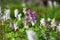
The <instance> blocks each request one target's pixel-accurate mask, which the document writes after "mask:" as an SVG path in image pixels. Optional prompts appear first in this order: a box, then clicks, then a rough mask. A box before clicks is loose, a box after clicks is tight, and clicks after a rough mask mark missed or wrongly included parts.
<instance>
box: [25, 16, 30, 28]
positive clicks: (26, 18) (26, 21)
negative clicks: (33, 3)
mask: <svg viewBox="0 0 60 40" xmlns="http://www.w3.org/2000/svg"><path fill="white" fill-rule="evenodd" d="M28 25H29V23H28V16H25V17H24V27H25V28H28Z"/></svg>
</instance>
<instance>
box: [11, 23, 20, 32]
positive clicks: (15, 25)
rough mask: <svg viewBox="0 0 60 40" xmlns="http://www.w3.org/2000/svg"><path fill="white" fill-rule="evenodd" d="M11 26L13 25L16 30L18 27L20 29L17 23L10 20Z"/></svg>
mask: <svg viewBox="0 0 60 40" xmlns="http://www.w3.org/2000/svg"><path fill="white" fill-rule="evenodd" d="M10 27H11V28H12V29H14V30H15V31H16V30H17V29H19V27H18V25H17V23H13V22H10Z"/></svg>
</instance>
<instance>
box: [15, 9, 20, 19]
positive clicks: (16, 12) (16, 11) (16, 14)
mask: <svg viewBox="0 0 60 40" xmlns="http://www.w3.org/2000/svg"><path fill="white" fill-rule="evenodd" d="M18 12H19V11H18V9H15V10H14V15H15V17H16V18H17V16H18Z"/></svg>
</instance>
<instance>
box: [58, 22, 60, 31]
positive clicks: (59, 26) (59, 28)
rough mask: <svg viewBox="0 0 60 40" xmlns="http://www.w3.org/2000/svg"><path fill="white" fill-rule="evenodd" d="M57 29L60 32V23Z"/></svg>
mask: <svg viewBox="0 0 60 40" xmlns="http://www.w3.org/2000/svg"><path fill="white" fill-rule="evenodd" d="M57 30H58V31H59V32H60V23H59V25H58V26H57Z"/></svg>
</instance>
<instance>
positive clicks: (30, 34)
mask: <svg viewBox="0 0 60 40" xmlns="http://www.w3.org/2000/svg"><path fill="white" fill-rule="evenodd" d="M26 34H27V37H28V40H38V39H37V36H36V34H35V32H34V31H32V30H26Z"/></svg>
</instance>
